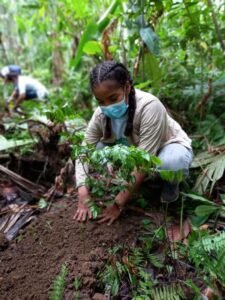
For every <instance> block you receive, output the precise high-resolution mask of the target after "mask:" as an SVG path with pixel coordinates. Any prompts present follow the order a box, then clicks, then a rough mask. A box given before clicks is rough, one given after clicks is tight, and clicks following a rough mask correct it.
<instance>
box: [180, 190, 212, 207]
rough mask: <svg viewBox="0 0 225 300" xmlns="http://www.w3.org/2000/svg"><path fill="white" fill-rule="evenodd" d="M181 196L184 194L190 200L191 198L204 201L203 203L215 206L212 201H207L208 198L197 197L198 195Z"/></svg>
mask: <svg viewBox="0 0 225 300" xmlns="http://www.w3.org/2000/svg"><path fill="white" fill-rule="evenodd" d="M181 194H182V195H183V196H185V197H188V198H191V199H193V200H200V201H202V202H206V203H209V204H211V205H214V203H213V202H212V201H210V200H208V199H206V198H205V197H203V196H200V195H196V194H191V193H188V194H186V193H183V192H182V193H181Z"/></svg>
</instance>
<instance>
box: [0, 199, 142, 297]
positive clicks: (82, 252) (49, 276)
mask: <svg viewBox="0 0 225 300" xmlns="http://www.w3.org/2000/svg"><path fill="white" fill-rule="evenodd" d="M75 205H76V204H75V201H73V202H72V201H69V200H63V201H61V202H60V203H57V204H55V205H54V207H53V209H52V210H51V211H50V212H46V213H42V214H40V215H39V216H38V217H37V219H36V220H35V221H32V222H31V223H30V224H29V225H28V226H27V227H25V228H24V229H23V230H21V231H20V232H19V235H18V236H17V238H16V239H15V240H14V241H12V242H10V243H9V244H7V243H6V242H5V241H4V239H3V243H2V244H3V246H2V247H0V300H11V299H13V300H25V299H38V300H42V299H48V298H49V293H50V291H51V287H52V283H53V280H54V279H55V278H56V276H57V275H58V274H59V272H60V270H61V267H62V265H63V264H65V265H66V266H67V269H68V271H69V272H68V275H67V278H66V288H65V293H64V298H63V299H68V300H70V299H75V298H74V297H75V294H76V292H75V288H74V284H73V283H74V279H75V278H80V279H81V282H82V286H81V291H80V298H79V299H84V300H88V299H92V298H93V295H94V294H95V293H96V292H98V291H97V290H96V275H97V273H98V272H99V271H101V268H102V266H103V264H104V261H105V260H106V259H107V255H108V250H109V248H111V247H113V246H114V245H118V244H119V245H123V244H126V245H130V246H132V245H134V244H135V242H136V239H137V236H138V233H139V232H140V229H141V221H142V219H143V215H140V214H139V215H137V213H133V212H131V211H129V212H123V215H122V216H121V217H120V219H119V220H118V221H116V222H115V223H114V224H113V225H111V226H107V225H106V224H102V225H99V224H97V222H96V221H88V222H86V223H85V224H81V223H78V222H75V221H74V220H73V219H72V216H73V213H74V211H75Z"/></svg>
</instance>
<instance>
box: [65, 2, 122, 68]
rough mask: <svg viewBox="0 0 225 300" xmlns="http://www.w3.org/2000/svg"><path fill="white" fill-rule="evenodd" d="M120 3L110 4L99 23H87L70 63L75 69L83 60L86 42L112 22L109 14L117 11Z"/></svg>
mask: <svg viewBox="0 0 225 300" xmlns="http://www.w3.org/2000/svg"><path fill="white" fill-rule="evenodd" d="M118 4H119V0H114V1H113V2H112V4H111V5H110V7H109V8H108V10H107V11H106V12H105V14H104V15H103V16H102V17H101V18H100V20H99V21H98V22H97V23H96V22H93V21H92V22H90V23H89V24H88V25H87V27H86V30H85V31H84V33H83V34H82V36H81V39H80V42H79V45H78V48H77V52H76V56H75V59H74V60H72V61H71V63H70V64H71V66H73V67H74V69H76V68H77V67H78V65H79V63H80V61H81V58H82V54H83V50H84V46H85V44H86V43H87V42H88V41H90V40H91V39H93V38H94V37H95V35H97V34H100V33H101V32H102V31H103V30H104V29H105V28H106V26H107V25H108V24H109V22H110V17H109V16H110V15H111V14H113V13H114V12H115V10H116V8H117V6H118Z"/></svg>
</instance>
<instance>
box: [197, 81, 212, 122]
mask: <svg viewBox="0 0 225 300" xmlns="http://www.w3.org/2000/svg"><path fill="white" fill-rule="evenodd" d="M211 94H212V78H209V79H208V91H207V93H206V94H205V95H203V97H202V99H201V100H200V102H199V103H198V104H197V106H196V109H195V110H196V111H197V112H198V113H199V114H200V117H202V115H203V112H204V109H205V106H206V104H207V102H208V100H209V98H210V96H211Z"/></svg>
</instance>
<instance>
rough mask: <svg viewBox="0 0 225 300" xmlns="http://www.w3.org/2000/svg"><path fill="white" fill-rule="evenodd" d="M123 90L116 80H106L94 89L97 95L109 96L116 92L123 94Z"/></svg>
mask: <svg viewBox="0 0 225 300" xmlns="http://www.w3.org/2000/svg"><path fill="white" fill-rule="evenodd" d="M121 90H123V88H122V87H121V85H119V84H118V82H117V81H115V80H105V81H103V82H101V83H99V84H98V85H95V86H94V87H93V92H94V94H95V95H103V94H104V95H109V94H112V93H116V92H121Z"/></svg>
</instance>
